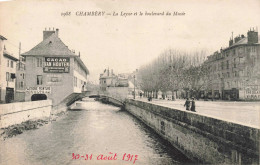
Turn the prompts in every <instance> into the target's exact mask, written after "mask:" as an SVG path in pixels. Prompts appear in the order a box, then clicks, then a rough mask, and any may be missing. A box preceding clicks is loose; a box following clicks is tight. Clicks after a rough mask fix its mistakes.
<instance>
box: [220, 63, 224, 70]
mask: <svg viewBox="0 0 260 165" xmlns="http://www.w3.org/2000/svg"><path fill="white" fill-rule="evenodd" d="M221 69H222V70H223V69H224V62H221Z"/></svg>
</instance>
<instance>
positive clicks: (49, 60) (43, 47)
mask: <svg viewBox="0 0 260 165" xmlns="http://www.w3.org/2000/svg"><path fill="white" fill-rule="evenodd" d="M22 56H23V57H25V61H26V62H25V67H26V71H25V84H26V88H25V91H26V93H25V100H26V101H34V100H43V99H51V100H52V102H53V105H58V104H59V103H60V102H61V101H63V100H64V99H65V98H66V97H69V96H70V95H71V94H75V93H81V92H82V91H85V90H86V82H87V75H88V74H89V71H88V69H87V67H86V66H85V64H84V63H83V61H82V60H81V58H80V54H79V55H76V54H75V52H74V51H71V50H69V49H68V46H66V45H65V44H64V43H63V42H62V41H61V39H60V38H59V29H56V30H54V29H53V30H45V31H43V41H42V42H40V43H39V44H38V45H36V46H35V47H34V48H32V49H31V50H30V51H28V52H25V53H23V54H22Z"/></svg>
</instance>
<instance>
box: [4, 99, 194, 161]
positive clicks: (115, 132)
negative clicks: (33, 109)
mask: <svg viewBox="0 0 260 165" xmlns="http://www.w3.org/2000/svg"><path fill="white" fill-rule="evenodd" d="M80 104H81V106H82V107H84V108H83V110H81V111H69V112H68V113H67V114H66V115H64V116H62V117H60V118H59V119H58V120H57V121H54V122H52V123H49V124H47V125H44V126H42V127H40V128H39V129H37V130H29V131H25V132H24V133H23V134H21V135H17V136H16V137H13V138H9V139H6V140H5V141H0V142H1V146H0V147H1V148H0V156H1V157H0V164H12V165H14V164H46V165H47V164H106V165H109V164H122V165H131V164H140V165H144V164H149V165H150V164H151V165H168V164H184V163H191V162H190V161H189V160H188V159H187V158H186V157H185V156H184V155H182V154H181V153H180V152H179V151H178V150H176V149H174V148H173V147H171V146H169V144H168V143H167V142H165V141H164V140H162V139H161V138H160V137H159V136H158V135H157V134H155V133H154V132H153V131H152V130H151V129H150V128H148V127H147V126H146V125H144V124H143V123H141V122H140V121H139V120H137V119H136V118H135V117H134V116H132V115H131V114H129V113H128V112H126V111H122V110H120V108H118V107H114V106H111V105H106V104H101V103H99V102H80ZM102 159H103V160H102ZM104 159H110V160H104ZM111 159H112V160H111ZM123 159H124V160H123Z"/></svg>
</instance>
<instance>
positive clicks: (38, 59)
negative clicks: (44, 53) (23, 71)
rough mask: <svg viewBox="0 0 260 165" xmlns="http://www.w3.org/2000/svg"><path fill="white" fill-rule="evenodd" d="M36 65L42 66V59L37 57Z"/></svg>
mask: <svg viewBox="0 0 260 165" xmlns="http://www.w3.org/2000/svg"><path fill="white" fill-rule="evenodd" d="M37 67H42V59H41V58H37Z"/></svg>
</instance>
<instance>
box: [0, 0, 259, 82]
mask: <svg viewBox="0 0 260 165" xmlns="http://www.w3.org/2000/svg"><path fill="white" fill-rule="evenodd" d="M66 11H68V12H71V16H67V17H66V16H65V17H64V16H61V13H65V12H66ZM89 11H97V12H105V13H111V14H112V15H113V13H114V12H115V13H118V14H119V16H109V15H106V14H104V16H76V13H77V12H89ZM167 11H168V12H180V13H182V12H185V16H144V15H143V16H120V15H121V14H122V13H121V12H123V13H130V12H132V13H134V12H138V13H139V12H143V13H145V12H165V13H166V12H167ZM97 14H98V13H97ZM101 14H102V13H101ZM7 16H8V17H7ZM0 20H1V24H0V35H2V36H4V37H5V38H7V41H6V49H7V51H9V52H10V53H13V54H14V56H15V57H18V52H19V50H18V46H19V42H21V43H22V51H21V52H22V53H25V52H27V51H29V50H31V49H32V48H33V47H35V46H36V45H37V44H38V43H40V42H41V41H42V39H43V31H44V30H45V28H47V29H49V28H51V29H53V28H55V29H56V28H57V29H59V37H60V39H61V40H62V41H63V42H64V44H65V45H67V46H68V48H69V49H70V50H75V53H76V54H78V53H79V52H80V54H81V59H82V60H83V62H84V63H85V64H86V66H87V67H88V69H89V71H90V79H89V80H91V81H95V82H98V78H99V75H100V73H102V72H103V70H104V69H105V68H108V67H109V68H113V70H114V72H115V73H127V72H133V71H135V70H136V69H137V68H139V67H140V66H142V65H144V64H147V63H148V62H150V61H152V60H153V59H154V58H156V57H157V56H159V55H160V54H161V53H162V52H163V51H164V50H165V49H168V48H176V49H182V50H187V51H192V50H200V49H205V50H207V52H208V55H211V54H213V53H214V52H215V51H217V50H219V49H220V48H221V47H223V48H225V47H228V42H229V39H230V37H231V36H232V32H233V36H234V37H236V36H237V35H239V34H240V35H241V34H244V35H245V36H246V33H247V31H248V30H249V29H250V28H253V27H254V28H256V27H258V28H259V27H260V21H259V20H260V1H258V0H251V1H241V0H238V1H233V0H231V1H220V0H216V1H205V0H199V1H194V0H191V1H187V0H186V1H185V0H184V1H179V0H173V1H169V0H165V1H160V2H156V1H153V3H150V1H148V0H142V1H128V0H126V1H118V0H115V1H103V0H101V1H93V0H92V1H90V0H89V1H80V0H78V1H73V2H72V1H67V0H66V1H61V2H57V1H56V2H52V1H37V2H34V1H31V0H23V1H8V2H0Z"/></svg>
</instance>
